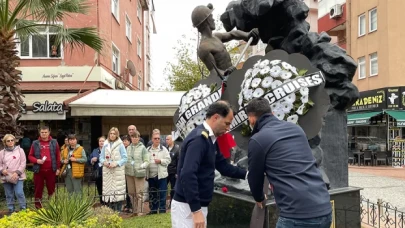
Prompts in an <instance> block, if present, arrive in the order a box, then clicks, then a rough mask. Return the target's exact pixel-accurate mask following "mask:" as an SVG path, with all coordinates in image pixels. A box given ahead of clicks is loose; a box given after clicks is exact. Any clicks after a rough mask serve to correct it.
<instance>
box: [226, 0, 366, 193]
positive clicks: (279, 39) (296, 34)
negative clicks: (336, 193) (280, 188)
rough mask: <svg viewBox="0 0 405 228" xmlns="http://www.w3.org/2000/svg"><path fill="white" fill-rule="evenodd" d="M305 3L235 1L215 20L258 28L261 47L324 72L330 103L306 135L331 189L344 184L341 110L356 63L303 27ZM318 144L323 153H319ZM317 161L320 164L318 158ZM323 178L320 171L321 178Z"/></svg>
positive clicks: (349, 98) (351, 98)
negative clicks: (318, 127)
mask: <svg viewBox="0 0 405 228" xmlns="http://www.w3.org/2000/svg"><path fill="white" fill-rule="evenodd" d="M308 11H309V8H308V7H307V6H306V5H305V3H304V2H303V1H300V0H239V1H232V2H230V3H229V5H228V7H227V10H226V12H225V13H223V14H222V15H221V21H222V22H223V24H224V27H225V29H226V30H227V31H230V30H232V29H234V28H237V29H240V30H243V31H249V30H251V29H253V28H258V30H259V34H260V39H261V40H262V41H263V42H264V43H267V45H268V46H267V48H266V52H269V51H271V50H272V49H282V50H284V51H286V52H288V53H302V54H303V55H305V56H306V57H308V58H309V60H310V61H311V63H312V65H313V66H314V67H316V68H318V69H320V70H321V71H322V72H323V73H324V75H325V77H326V84H325V88H326V89H327V92H328V94H329V98H330V102H331V107H330V109H329V112H328V114H327V115H326V117H325V126H324V128H323V129H322V131H321V132H322V136H323V138H324V140H322V141H321V134H319V135H318V136H316V137H315V138H313V139H310V140H309V143H310V145H311V148H312V149H313V153H314V156H315V157H316V159H317V162H322V163H323V166H324V168H325V172H326V174H327V176H329V178H330V182H331V183H330V185H331V187H332V188H339V187H346V186H348V175H347V150H346V145H347V137H346V135H347V128H346V119H347V118H346V111H345V110H346V109H347V108H349V107H350V106H351V105H352V104H353V103H354V102H355V101H356V100H357V99H358V97H359V92H358V89H357V87H356V86H355V85H353V84H352V83H351V81H352V79H353V76H354V74H355V72H356V69H357V64H356V62H355V61H354V60H353V59H352V58H351V57H350V56H348V55H347V54H346V52H345V50H343V49H341V48H340V47H338V46H337V45H334V44H331V43H329V42H330V40H331V38H330V37H329V35H327V34H326V33H324V32H322V33H321V34H317V33H314V32H309V27H310V26H309V23H308V22H306V21H305V19H306V18H307V16H308ZM320 145H322V147H323V148H326V150H325V153H326V154H327V155H326V156H322V153H323V152H322V148H321V147H320ZM318 164H320V163H318ZM325 178H327V177H326V176H325V175H324V180H326V179H325Z"/></svg>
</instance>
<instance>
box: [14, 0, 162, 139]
mask: <svg viewBox="0 0 405 228" xmlns="http://www.w3.org/2000/svg"><path fill="white" fill-rule="evenodd" d="M88 1H89V3H90V4H92V6H94V7H91V9H90V11H89V12H88V14H87V15H72V17H67V18H66V19H65V20H64V21H60V22H59V23H62V24H63V25H64V26H66V27H70V28H74V27H85V26H86V27H87V26H88V27H96V28H97V30H98V32H99V34H100V36H101V37H102V38H103V39H104V41H105V43H104V45H105V46H104V48H103V51H102V52H101V53H100V54H98V53H95V52H94V51H93V50H91V49H89V48H84V49H83V50H80V49H73V50H71V49H70V47H66V46H63V45H60V46H58V47H56V46H55V45H53V39H55V36H56V34H55V33H54V32H53V31H52V29H51V28H45V29H44V31H43V32H42V33H41V35H36V36H32V37H30V38H29V39H28V40H26V41H24V42H21V43H20V44H18V45H17V51H18V52H19V56H20V58H21V64H20V67H19V69H20V70H21V71H22V81H21V83H20V85H21V89H22V91H23V94H24V96H25V98H24V105H23V107H22V117H21V119H20V121H22V124H24V125H25V126H26V127H27V131H26V133H28V134H29V133H30V132H32V133H33V134H34V135H35V134H36V131H37V129H38V126H39V125H42V124H46V125H50V126H51V129H53V131H54V132H57V131H56V129H58V130H61V131H63V132H65V133H66V132H76V133H78V132H80V135H79V136H78V138H79V140H81V142H82V143H84V144H85V145H84V146H86V147H87V146H88V147H89V144H88V143H89V142H90V135H91V132H90V131H91V130H92V129H90V126H93V127H92V128H93V129H94V126H96V128H98V127H101V126H100V125H101V117H97V118H90V117H83V116H81V115H80V114H76V115H72V112H71V107H70V104H71V103H72V102H73V101H75V100H77V99H79V98H81V97H83V96H86V95H88V94H90V93H92V92H94V91H96V90H98V89H110V90H111V89H112V90H132V91H147V90H148V89H149V86H150V67H149V66H150V65H151V56H150V45H151V43H150V39H149V37H150V34H151V33H156V28H155V23H154V16H153V14H154V10H155V9H154V4H153V0H88ZM38 23H40V22H38ZM99 99H103V98H101V97H100V98H99ZM119 99H125V98H123V97H121V98H119ZM106 115H108V113H107V114H106ZM95 131H97V129H95ZM98 135H101V130H100V133H98ZM94 137H97V136H94V135H93V138H94ZM94 141H95V140H94V139H93V142H94Z"/></svg>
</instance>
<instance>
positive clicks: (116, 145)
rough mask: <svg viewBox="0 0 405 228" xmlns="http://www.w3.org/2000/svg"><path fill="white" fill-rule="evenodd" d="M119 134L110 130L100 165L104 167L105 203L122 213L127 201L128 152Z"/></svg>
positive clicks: (102, 151)
mask: <svg viewBox="0 0 405 228" xmlns="http://www.w3.org/2000/svg"><path fill="white" fill-rule="evenodd" d="M119 134H120V133H119V131H118V129H117V128H115V127H113V128H111V129H110V131H109V132H108V139H107V141H105V143H104V146H103V148H102V149H101V154H100V164H102V165H103V201H104V202H106V203H108V205H110V207H111V208H112V209H114V210H117V211H121V209H122V202H123V201H124V200H125V194H126V193H125V189H126V185H125V163H126V162H127V151H126V150H125V146H124V144H123V143H122V140H121V139H120V138H119Z"/></svg>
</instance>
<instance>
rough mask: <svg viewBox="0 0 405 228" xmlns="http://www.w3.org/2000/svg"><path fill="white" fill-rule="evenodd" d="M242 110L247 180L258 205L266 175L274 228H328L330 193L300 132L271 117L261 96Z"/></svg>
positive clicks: (259, 204) (330, 218)
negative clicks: (275, 214)
mask: <svg viewBox="0 0 405 228" xmlns="http://www.w3.org/2000/svg"><path fill="white" fill-rule="evenodd" d="M246 113H247V115H248V118H249V123H250V126H251V127H253V131H252V135H253V136H252V137H251V139H250V140H249V145H248V158H249V174H248V182H249V186H250V191H251V192H252V195H253V198H254V199H255V200H256V202H257V204H258V206H259V207H263V203H262V202H263V201H264V199H265V197H264V193H263V182H264V174H266V175H267V178H268V180H269V183H270V184H271V186H272V189H273V192H274V197H275V201H276V203H277V206H278V208H279V210H280V217H279V220H278V223H277V228H289V227H304V226H308V225H309V224H316V226H311V227H318V228H329V227H330V225H331V222H332V207H331V203H330V196H329V193H328V190H327V188H326V185H325V183H324V182H323V180H322V176H321V173H320V172H319V170H318V168H317V167H316V163H315V158H314V156H313V155H312V152H311V148H310V147H309V144H308V140H307V137H306V135H305V133H304V131H303V130H302V129H301V128H300V127H299V126H298V125H295V124H293V123H289V122H286V121H282V120H279V119H277V118H276V117H275V116H273V115H272V114H271V108H270V104H269V102H268V101H267V100H266V99H264V98H255V99H253V100H252V101H250V102H249V105H248V106H247V108H246Z"/></svg>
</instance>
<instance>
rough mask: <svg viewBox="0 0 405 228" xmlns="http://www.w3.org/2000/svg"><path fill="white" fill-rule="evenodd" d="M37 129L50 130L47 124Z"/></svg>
mask: <svg viewBox="0 0 405 228" xmlns="http://www.w3.org/2000/svg"><path fill="white" fill-rule="evenodd" d="M39 130H40V131H41V130H48V131H51V130H49V127H48V126H42V127H41V128H40V129H39Z"/></svg>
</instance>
